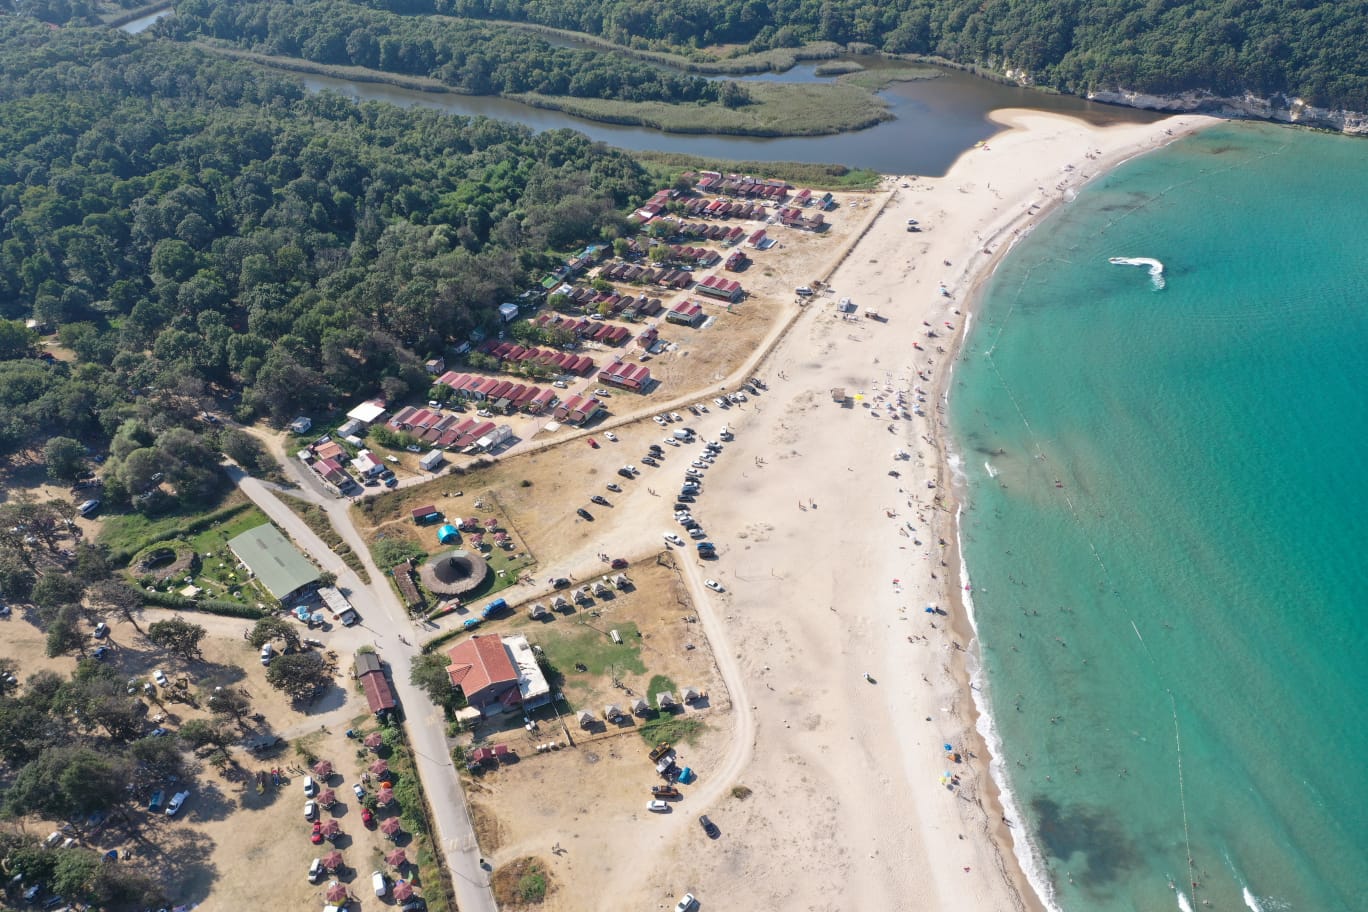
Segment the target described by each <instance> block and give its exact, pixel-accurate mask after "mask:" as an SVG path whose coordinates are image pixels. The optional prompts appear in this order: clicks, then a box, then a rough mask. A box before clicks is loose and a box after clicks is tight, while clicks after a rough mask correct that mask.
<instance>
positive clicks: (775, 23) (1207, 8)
mask: <svg viewBox="0 0 1368 912" xmlns="http://www.w3.org/2000/svg"><path fill="white" fill-rule="evenodd" d="M366 5H369V6H375V7H380V8H383V9H389V10H393V11H395V12H402V13H432V12H437V13H444V14H448V15H452V16H466V17H471V18H480V19H505V20H515V21H525V22H534V23H538V24H541V25H548V26H553V27H556V28H563V29H570V30H573V31H579V32H587V33H589V34H591V35H598V36H602V37H604V38H608V39H610V40H612V41H616V42H618V43H620V44H627V45H631V46H633V47H638V48H654V49H658V50H670V49H677V48H681V47H692V48H712V47H714V46H717V45H738V46H741V47H742V48H744V49H745V50H748V51H754V50H764V49H768V48H774V47H797V46H798V45H800V44H802V43H803V42H805V41H810V40H828V41H836V42H840V43H843V44H846V43H851V42H859V43H864V44H868V45H870V46H872V47H874V48H877V49H879V50H883V51H887V52H890V53H897V54H926V55H935V56H938V57H943V58H946V59H948V60H952V61H956V62H959V63H967V64H978V65H982V66H985V67H989V68H992V69H994V70H996V71H999V72H1001V71H1002V70H1004V69H1007V68H1009V67H1011V68H1015V69H1024V70H1025V71H1026V72H1027V73H1029V74H1030V75H1031V77H1032V78H1033V79H1034V80H1035V81H1036V82H1037V83H1039V84H1041V85H1047V86H1052V87H1054V88H1057V89H1060V90H1062V91H1068V92H1075V93H1084V92H1087V91H1089V90H1092V89H1111V88H1116V87H1123V88H1127V89H1136V90H1140V91H1145V92H1155V93H1171V92H1178V91H1182V90H1184V89H1210V90H1212V91H1215V92H1217V93H1222V94H1228V93H1233V94H1238V93H1240V92H1243V91H1245V90H1249V91H1251V92H1254V93H1256V94H1259V95H1268V94H1271V93H1285V94H1288V95H1293V96H1298V97H1301V98H1304V99H1306V100H1307V101H1310V102H1312V103H1313V104H1317V105H1324V106H1341V107H1345V108H1348V109H1350V110H1357V111H1366V110H1368V41H1365V40H1364V36H1365V35H1368V5H1365V4H1364V3H1362V2H1347V3H1346V2H1333V0H1258V2H1255V0H1184V2H1165V0H883V2H880V3H875V2H872V0H366Z"/></svg>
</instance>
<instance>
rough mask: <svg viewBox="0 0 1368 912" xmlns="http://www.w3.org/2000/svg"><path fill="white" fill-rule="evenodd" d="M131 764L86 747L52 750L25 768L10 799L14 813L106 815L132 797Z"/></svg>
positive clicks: (55, 817)
mask: <svg viewBox="0 0 1368 912" xmlns="http://www.w3.org/2000/svg"><path fill="white" fill-rule="evenodd" d="M128 772H129V770H128V768H127V764H126V763H125V762H123V760H122V758H121V757H118V756H112V755H102V754H99V753H96V752H95V750H93V749H92V748H89V747H84V746H70V745H62V746H58V747H50V748H47V749H46V750H44V751H43V752H42V753H41V754H39V755H38V756H37V757H35V758H34V759H33V760H32V761H30V762H29V763H27V764H25V766H24V768H23V769H21V770H20V771H19V774H18V775H17V776H15V778H14V781H13V784H12V785H11V787H10V789H9V793H8V794H7V795H6V796H5V809H6V810H7V811H8V812H10V813H13V814H42V815H43V816H45V817H47V818H48V819H50V820H75V819H79V818H82V817H85V816H86V815H87V814H93V813H95V812H96V811H106V810H109V809H110V808H112V807H114V806H115V805H117V804H118V803H119V802H120V801H122V800H123V799H124V796H125V795H127V794H128V793H127V791H126V790H125V789H124V784H125V782H126V781H127V776H128Z"/></svg>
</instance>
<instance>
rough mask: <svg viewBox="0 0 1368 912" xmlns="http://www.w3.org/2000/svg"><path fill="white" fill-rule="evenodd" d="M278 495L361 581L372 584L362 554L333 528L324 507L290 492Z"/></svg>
mask: <svg viewBox="0 0 1368 912" xmlns="http://www.w3.org/2000/svg"><path fill="white" fill-rule="evenodd" d="M276 496H277V497H279V498H280V500H281V501H282V502H283V503H284V504H285V506H287V507H289V508H290V509H291V510H293V511H294V513H295V515H296V516H298V517H299V518H300V519H302V520H304V525H306V526H308V527H309V529H310V530H312V532H313V533H314V534H315V535H317V536H318V537H319V538H321V539H323V543H324V544H325V545H327V546H328V547H329V548H331V549H332V551H333V553H334V554H336V555H337V556H338V557H340V558H342V563H344V564H346V565H347V566H348V567H350V568H351V569H352V570H353V571H355V573H356V575H357V576H359V577H361V582H363V583H365V584H367V585H370V573H368V572H367V571H366V565H365V564H364V563H362V561H361V556H360V555H359V554H357V553H356V552H355V551H353V550H352V549H351V545H349V544H347V543H346V542H344V541H343V540H342V536H341V535H339V534H337V530H336V529H335V528H333V524H332V520H330V519H329V518H328V514H327V513H326V512H324V510H323V508H322V507H320V506H318V505H317V504H311V503H309V502H308V501H306V500H300V499H299V498H298V497H292V496H291V495H289V494H277V495H276Z"/></svg>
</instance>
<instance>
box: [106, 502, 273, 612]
mask: <svg viewBox="0 0 1368 912" xmlns="http://www.w3.org/2000/svg"><path fill="white" fill-rule="evenodd" d="M225 514H226V516H225ZM214 516H223V517H224V518H221V519H214V518H213V517H214ZM268 521H269V520H267V518H266V514H265V513H262V512H261V511H260V510H258V509H257V508H256V507H255V506H252V505H251V504H248V503H244V504H240V505H238V506H235V507H232V508H229V509H228V510H220V511H217V513H215V514H210V515H209V516H207V517H204V519H203V521H202V522H197V523H196V525H205V527H204V528H202V529H200V530H199V531H197V532H194V533H193V534H189V533H184V534H180V535H177V536H176V537H175V538H174V539H161V540H159V541H157V542H152V543H151V544H149V545H148V547H145V548H140V549H138V552H136V553H139V554H140V553H143V552H145V551H147V550H148V548H150V547H154V546H156V545H158V544H165V545H167V546H171V547H178V549H181V550H184V549H188V550H192V551H194V552H195V553H196V554H197V555H199V561H198V564H197V569H195V570H193V571H191V570H187V571H186V573H185V575H178V576H175V577H173V578H170V579H166V580H162V581H160V582H155V583H149V582H148V579H147V578H146V577H143V578H141V585H149V584H150V585H152V586H154V587H155V588H154V589H153V590H152V591H144V597H145V598H146V599H147V600H148V601H149V602H152V603H155V604H161V605H166V606H167V607H176V604H175V603H176V602H177V601H180V600H182V597H181V596H180V595H179V593H180V590H181V589H183V588H184V587H185V586H187V585H193V586H196V587H198V588H199V589H200V595H199V596H197V597H196V598H195V599H193V600H185V601H184V604H185V606H186V607H201V608H202V609H203V610H206V611H208V610H211V608H214V609H221V610H218V612H217V613H222V614H232V615H236V616H244V617H245V616H248V613H244V612H240V611H236V610H235V609H234V608H233V606H234V605H238V606H242V607H244V608H250V609H252V610H253V611H255V610H256V606H257V605H259V604H266V605H273V604H275V599H274V598H272V597H271V596H270V595H269V594H268V593H266V591H265V590H264V589H262V588H261V587H260V585H259V584H257V583H256V582H255V581H253V580H251V579H249V578H248V576H247V574H246V573H244V572H243V571H241V570H239V569H238V560H237V557H235V556H234V555H233V553H232V551H230V550H229V549H228V540H229V539H230V538H233V537H234V536H236V535H240V534H241V533H243V532H246V531H247V530H248V529H254V528H256V527H257V526H260V525H262V524H264V523H266V522H268ZM206 523H207V525H206ZM130 558H131V555H130ZM210 603H212V605H211V604H210ZM257 614H259V612H257Z"/></svg>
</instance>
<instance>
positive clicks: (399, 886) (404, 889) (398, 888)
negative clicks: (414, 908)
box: [394, 880, 413, 902]
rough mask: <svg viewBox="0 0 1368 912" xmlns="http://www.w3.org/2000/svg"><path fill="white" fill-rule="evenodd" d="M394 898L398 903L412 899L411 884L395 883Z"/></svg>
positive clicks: (401, 881) (404, 882)
mask: <svg viewBox="0 0 1368 912" xmlns="http://www.w3.org/2000/svg"><path fill="white" fill-rule="evenodd" d="M394 898H395V899H396V900H398V901H399V902H404V901H406V900H409V899H412V898H413V884H411V883H409V882H408V881H407V880H400V881H396V882H395V884H394Z"/></svg>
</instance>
